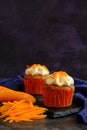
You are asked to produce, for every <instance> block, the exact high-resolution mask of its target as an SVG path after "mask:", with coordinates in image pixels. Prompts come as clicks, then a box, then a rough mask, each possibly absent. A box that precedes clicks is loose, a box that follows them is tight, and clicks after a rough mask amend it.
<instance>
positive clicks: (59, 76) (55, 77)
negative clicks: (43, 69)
mask: <svg viewBox="0 0 87 130" xmlns="http://www.w3.org/2000/svg"><path fill="white" fill-rule="evenodd" d="M46 83H47V84H48V85H51V84H55V85H58V86H64V85H67V86H71V85H73V84H74V80H73V78H72V77H71V76H69V75H68V74H67V73H66V72H64V71H58V72H54V73H53V74H50V75H49V76H48V78H47V79H46Z"/></svg>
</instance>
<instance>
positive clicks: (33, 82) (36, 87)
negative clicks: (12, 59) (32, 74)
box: [24, 79, 45, 94]
mask: <svg viewBox="0 0 87 130" xmlns="http://www.w3.org/2000/svg"><path fill="white" fill-rule="evenodd" d="M44 84H45V80H43V79H24V86H25V91H26V92H27V93H29V94H42V86H43V85H44Z"/></svg>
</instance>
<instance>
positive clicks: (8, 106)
mask: <svg viewBox="0 0 87 130" xmlns="http://www.w3.org/2000/svg"><path fill="white" fill-rule="evenodd" d="M45 111H47V109H46V108H44V107H39V106H37V105H34V104H33V103H32V102H26V100H20V101H14V102H3V105H2V106H1V107H0V113H1V115H0V119H4V120H3V121H4V122H6V121H9V122H13V121H15V122H20V121H32V120H36V119H44V118H46V114H44V113H45Z"/></svg>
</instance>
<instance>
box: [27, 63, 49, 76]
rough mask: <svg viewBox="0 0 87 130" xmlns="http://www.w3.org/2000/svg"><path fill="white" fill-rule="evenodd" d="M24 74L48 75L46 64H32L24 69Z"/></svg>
mask: <svg viewBox="0 0 87 130" xmlns="http://www.w3.org/2000/svg"><path fill="white" fill-rule="evenodd" d="M25 74H26V75H38V74H39V75H43V76H44V75H49V70H48V68H47V67H46V66H44V65H40V64H34V65H32V66H30V67H29V68H27V69H26V71H25Z"/></svg>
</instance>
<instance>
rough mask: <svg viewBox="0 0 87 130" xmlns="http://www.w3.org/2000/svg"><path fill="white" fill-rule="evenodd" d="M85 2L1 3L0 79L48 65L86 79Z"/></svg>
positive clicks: (34, 0) (31, 0) (30, 0)
mask: <svg viewBox="0 0 87 130" xmlns="http://www.w3.org/2000/svg"><path fill="white" fill-rule="evenodd" d="M86 55H87V1H86V0H83V1H82V0H7V1H6V0H0V77H1V78H3V77H10V76H15V75H17V74H20V73H21V72H23V71H24V70H25V68H26V65H28V64H29V65H31V64H33V63H41V64H45V65H46V66H47V67H49V69H50V70H52V71H57V70H65V71H67V72H68V73H70V75H72V76H73V77H77V78H82V79H87V72H86V70H87V56H86Z"/></svg>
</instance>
